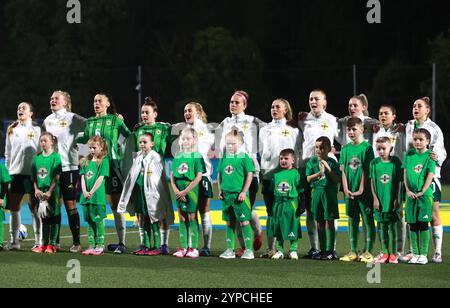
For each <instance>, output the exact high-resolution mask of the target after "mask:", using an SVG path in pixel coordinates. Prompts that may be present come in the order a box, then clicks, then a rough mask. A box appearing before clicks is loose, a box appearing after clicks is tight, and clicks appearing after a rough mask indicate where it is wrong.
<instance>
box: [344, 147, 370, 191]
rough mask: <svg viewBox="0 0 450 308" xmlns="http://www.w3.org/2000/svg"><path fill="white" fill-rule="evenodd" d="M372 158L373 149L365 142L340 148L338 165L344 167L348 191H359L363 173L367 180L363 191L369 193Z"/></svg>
mask: <svg viewBox="0 0 450 308" xmlns="http://www.w3.org/2000/svg"><path fill="white" fill-rule="evenodd" d="M373 158H374V153H373V148H372V146H371V145H370V144H369V143H368V142H366V141H363V142H361V143H360V144H358V145H353V144H352V143H349V144H347V145H345V146H344V147H343V148H342V151H341V157H340V159H339V164H340V165H341V166H344V172H345V175H346V176H347V184H348V189H349V190H350V191H351V192H356V191H358V190H359V186H360V184H361V179H362V175H363V172H365V175H366V180H367V182H366V183H367V184H366V187H365V191H367V190H369V191H370V181H369V178H368V177H369V165H370V162H371V161H372V160H373Z"/></svg>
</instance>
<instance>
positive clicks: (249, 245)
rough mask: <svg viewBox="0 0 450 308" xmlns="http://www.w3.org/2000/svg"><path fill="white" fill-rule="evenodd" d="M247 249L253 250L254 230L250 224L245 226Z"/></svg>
mask: <svg viewBox="0 0 450 308" xmlns="http://www.w3.org/2000/svg"><path fill="white" fill-rule="evenodd" d="M242 231H243V233H244V242H245V249H249V250H253V230H252V227H251V226H250V224H248V225H246V226H243V227H242Z"/></svg>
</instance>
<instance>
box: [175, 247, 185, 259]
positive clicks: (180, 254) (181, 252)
mask: <svg viewBox="0 0 450 308" xmlns="http://www.w3.org/2000/svg"><path fill="white" fill-rule="evenodd" d="M186 252H187V251H186V249H183V248H180V249H178V250H177V252H175V253H174V254H173V256H174V257H177V258H184V256H185V255H186Z"/></svg>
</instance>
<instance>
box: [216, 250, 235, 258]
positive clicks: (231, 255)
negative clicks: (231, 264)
mask: <svg viewBox="0 0 450 308" xmlns="http://www.w3.org/2000/svg"><path fill="white" fill-rule="evenodd" d="M219 258H221V259H236V254H235V253H234V251H233V250H232V249H229V248H228V249H227V250H225V251H224V252H223V253H222V254H221V255H220V256H219Z"/></svg>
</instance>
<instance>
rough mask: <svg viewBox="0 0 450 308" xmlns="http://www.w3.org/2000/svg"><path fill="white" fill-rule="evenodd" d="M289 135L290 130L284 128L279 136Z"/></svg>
mask: <svg viewBox="0 0 450 308" xmlns="http://www.w3.org/2000/svg"><path fill="white" fill-rule="evenodd" d="M290 135H291V132H290V131H289V129H284V130H283V131H281V136H282V137H285V138H286V137H289V136H290Z"/></svg>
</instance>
